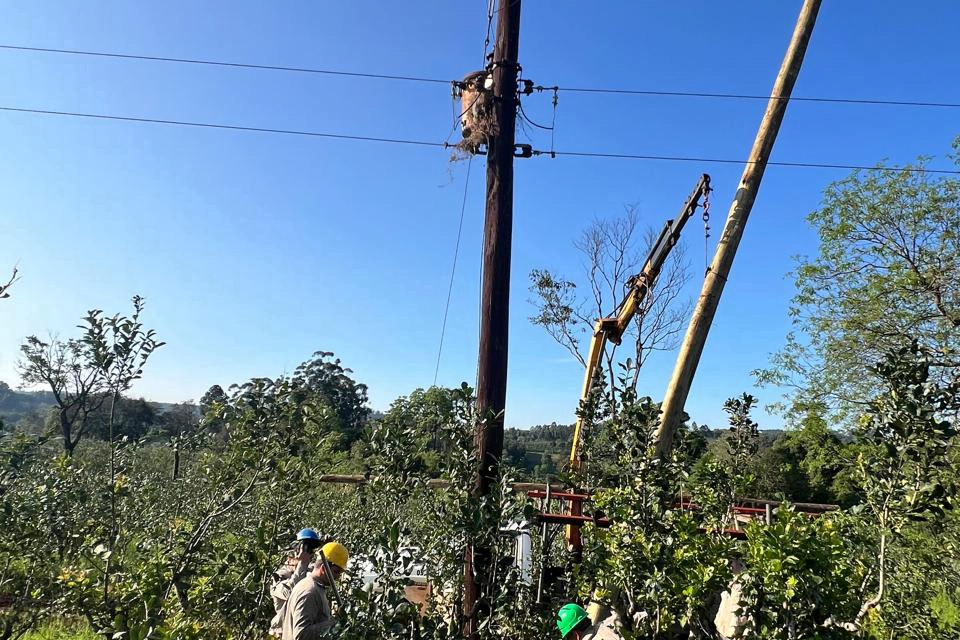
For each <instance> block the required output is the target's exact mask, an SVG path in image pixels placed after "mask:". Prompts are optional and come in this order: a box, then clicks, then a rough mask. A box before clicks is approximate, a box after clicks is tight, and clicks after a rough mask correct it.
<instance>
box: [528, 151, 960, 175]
mask: <svg viewBox="0 0 960 640" xmlns="http://www.w3.org/2000/svg"><path fill="white" fill-rule="evenodd" d="M533 154H534V155H536V156H550V155H555V156H571V157H579V158H613V159H618V160H658V161H664V162H699V163H704V164H738V165H744V164H752V163H755V162H756V161H750V160H735V159H732V158H702V157H692V156H659V155H641V154H636V153H603V152H595V151H552V152H551V151H534V152H533ZM766 164H767V165H768V166H771V167H793V168H806V169H849V170H860V171H907V172H912V173H942V174H949V175H960V170H956V169H930V168H928V167H882V166H868V165H860V164H835V163H826V162H786V161H779V160H767V162H766Z"/></svg>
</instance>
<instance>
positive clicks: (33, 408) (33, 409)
mask: <svg viewBox="0 0 960 640" xmlns="http://www.w3.org/2000/svg"><path fill="white" fill-rule="evenodd" d="M147 404H149V405H150V406H151V407H153V409H154V410H155V411H156V413H157V414H159V415H163V414H164V413H166V412H167V411H170V409H172V408H173V407H174V406H176V405H174V404H172V403H170V402H153V401H147ZM54 406H56V401H55V400H54V398H53V394H52V393H51V392H49V391H18V390H17V389H14V388H12V387H11V386H10V385H9V384H7V383H6V382H3V381H0V421H2V422H3V423H4V424H6V426H7V427H8V428H9V427H12V426H14V425H16V424H17V423H18V422H20V421H21V420H22V419H24V418H31V417H35V416H43V415H44V414H45V413H46V412H47V410H49V409H50V408H51V407H54ZM41 422H42V421H41Z"/></svg>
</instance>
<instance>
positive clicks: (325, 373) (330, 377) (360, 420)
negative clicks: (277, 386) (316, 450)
mask: <svg viewBox="0 0 960 640" xmlns="http://www.w3.org/2000/svg"><path fill="white" fill-rule="evenodd" d="M352 373H353V371H351V370H350V369H347V368H345V367H344V366H343V365H342V364H341V363H340V359H339V358H336V357H334V355H333V353H332V352H330V351H317V352H316V353H314V354H313V357H312V358H310V359H309V360H307V361H306V362H304V363H303V364H301V365H300V366H298V367H297V369H296V371H295V372H294V374H293V377H294V378H295V379H296V380H298V381H300V382H302V383H303V386H304V391H305V392H308V393H311V394H313V395H314V396H315V397H316V398H317V399H318V400H319V401H321V402H322V403H323V404H325V405H326V406H327V407H329V408H330V409H331V410H332V411H333V412H334V413H335V414H336V416H337V418H338V419H339V420H340V425H341V429H340V430H341V431H342V432H343V433H344V434H345V436H346V441H345V443H344V444H345V445H347V446H349V445H350V444H351V443H353V442H354V441H355V440H357V439H358V438H359V437H360V435H361V434H362V432H363V428H364V427H365V426H366V424H367V421H368V420H369V418H370V407H368V406H367V385H365V384H363V383H359V382H357V381H356V380H354V379H353V378H351V377H350V374H352Z"/></svg>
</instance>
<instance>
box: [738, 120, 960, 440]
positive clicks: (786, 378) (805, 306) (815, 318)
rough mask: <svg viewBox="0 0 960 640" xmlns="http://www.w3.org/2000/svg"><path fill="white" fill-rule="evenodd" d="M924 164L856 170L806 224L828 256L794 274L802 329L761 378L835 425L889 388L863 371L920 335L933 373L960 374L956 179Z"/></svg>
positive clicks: (793, 311) (959, 194) (810, 260)
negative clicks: (784, 389)
mask: <svg viewBox="0 0 960 640" xmlns="http://www.w3.org/2000/svg"><path fill="white" fill-rule="evenodd" d="M954 149H960V138H958V139H957V141H955V142H954ZM951 158H952V159H953V160H954V161H955V162H958V163H960V155H957V154H954V155H952V156H951ZM928 160H929V158H921V159H920V160H919V161H918V162H917V163H916V164H914V165H909V166H906V167H903V168H902V169H898V168H887V169H885V170H881V171H869V172H855V173H853V174H852V175H851V176H849V177H848V178H845V179H843V180H841V181H839V182H837V183H835V184H832V185H830V186H829V187H828V188H827V190H826V192H825V193H824V197H823V202H822V204H821V206H820V207H819V208H818V209H817V210H816V211H814V212H813V213H811V214H810V216H809V217H808V220H809V222H810V224H811V225H812V226H813V227H814V229H816V231H817V233H818V234H819V236H820V248H819V253H818V254H817V255H815V256H813V257H803V258H800V259H799V261H798V264H797V268H796V270H795V271H794V274H793V275H794V277H795V282H796V290H797V293H796V295H795V297H794V299H793V302H792V304H791V308H790V315H791V316H792V318H793V323H794V327H795V329H794V331H793V332H791V333H790V334H789V335H788V336H787V341H786V345H785V346H784V347H783V349H781V350H780V352H779V353H777V354H775V355H774V356H773V358H772V366H771V368H769V369H766V370H761V371H757V372H755V373H756V375H757V376H758V379H759V381H760V382H763V383H771V384H776V385H781V386H785V387H787V388H789V389H791V390H792V391H791V392H790V394H789V395H790V399H791V400H793V401H794V402H797V403H800V404H806V405H811V404H819V405H822V406H823V407H824V408H825V409H827V412H826V414H825V417H827V419H828V420H831V421H834V420H839V421H842V422H845V423H846V424H848V425H850V424H852V422H853V421H854V419H855V418H856V416H857V415H859V414H860V413H861V412H862V411H863V410H864V409H866V407H867V404H868V402H869V398H871V397H873V396H874V395H875V394H876V393H877V391H878V390H879V389H880V387H881V383H880V380H879V379H878V378H877V376H876V375H870V374H867V375H864V373H865V372H864V371H863V367H862V363H865V362H877V361H878V360H880V359H881V358H882V357H883V355H884V354H885V353H887V352H888V351H889V350H890V349H896V348H900V347H903V346H905V345H908V344H909V343H910V341H911V340H912V339H914V338H916V339H918V340H920V342H921V343H922V344H923V345H924V346H925V347H926V348H927V349H928V350H929V352H930V354H931V355H932V359H931V366H932V369H931V372H932V373H933V375H935V376H940V377H942V378H944V379H946V378H949V377H951V376H954V375H956V373H957V371H958V369H960V232H958V229H960V178H958V177H956V176H943V175H937V174H932V173H927V172H924V171H923V169H924V167H925V166H926V164H927V162H928ZM881 168H883V167H881ZM788 415H789V413H788ZM801 415H802V414H801Z"/></svg>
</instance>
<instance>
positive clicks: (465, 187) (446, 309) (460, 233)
mask: <svg viewBox="0 0 960 640" xmlns="http://www.w3.org/2000/svg"><path fill="white" fill-rule="evenodd" d="M471 165H473V156H472V155H471V156H470V158H469V159H468V160H467V176H466V178H465V179H464V181H463V202H461V203H460V224H459V226H457V243H456V245H455V246H454V249H453V267H451V269H450V284H449V285H448V286H447V304H446V305H445V306H444V308H443V325H442V326H441V327H440V346H439V348H438V349H437V366H436V367H435V368H434V370H433V386H437V377H438V376H439V375H440V356H441V355H443V338H444V336H445V335H446V333H447V316H448V315H449V314H450V299H451V298H452V297H453V281H454V276H456V275H457V258H458V257H459V256H460V238H461V237H462V236H463V217H464V213H465V212H466V210H467V193H468V189H469V188H470V167H471Z"/></svg>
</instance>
